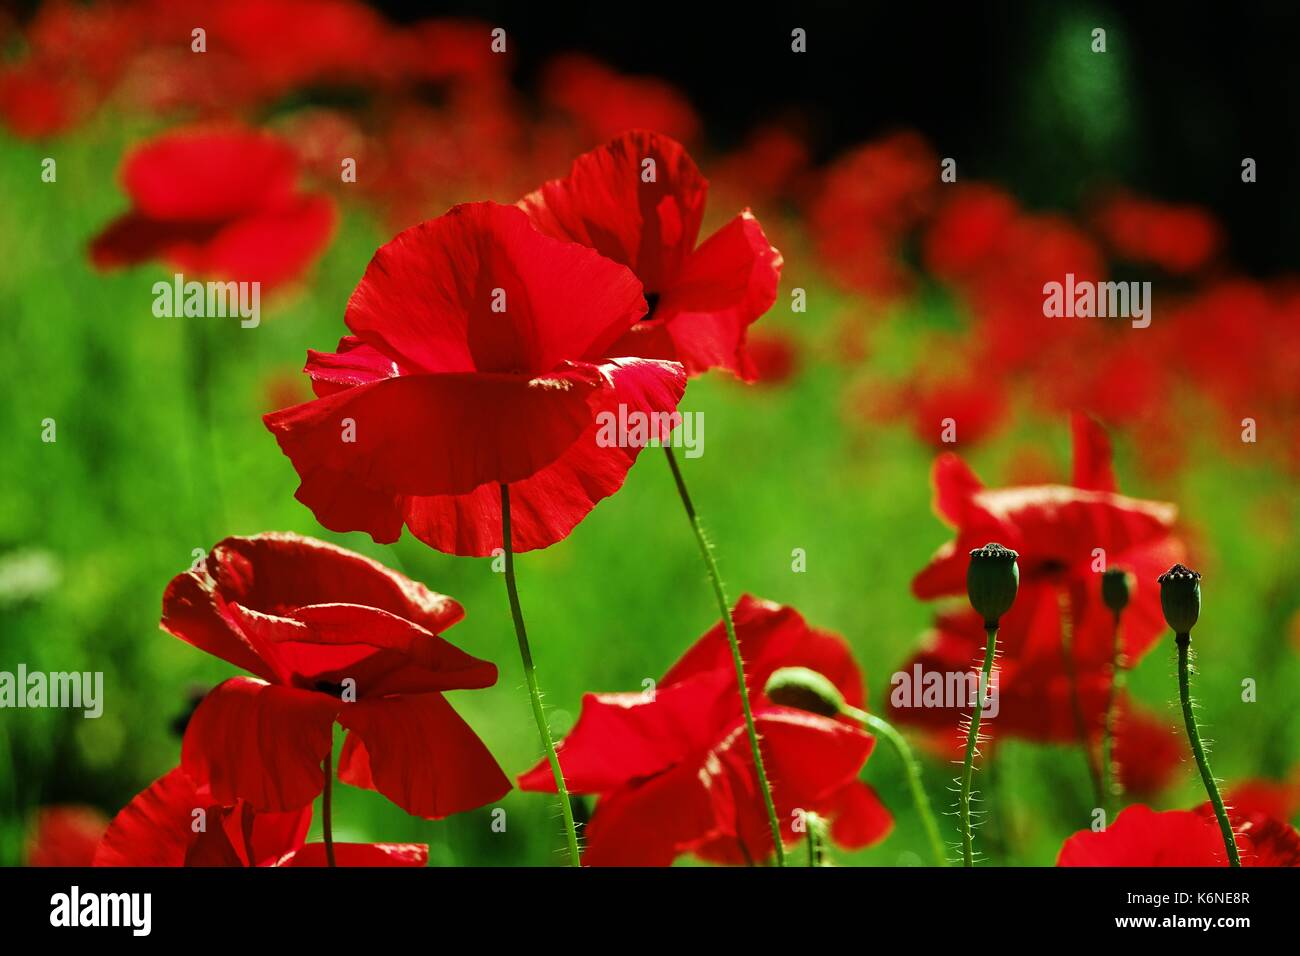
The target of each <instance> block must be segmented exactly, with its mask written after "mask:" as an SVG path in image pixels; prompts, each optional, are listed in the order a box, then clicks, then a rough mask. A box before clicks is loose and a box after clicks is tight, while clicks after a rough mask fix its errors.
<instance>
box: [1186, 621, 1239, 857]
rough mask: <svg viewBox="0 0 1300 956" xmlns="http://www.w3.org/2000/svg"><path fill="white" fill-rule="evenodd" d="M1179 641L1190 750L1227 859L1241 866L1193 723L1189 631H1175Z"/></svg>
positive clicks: (1221, 801)
mask: <svg viewBox="0 0 1300 956" xmlns="http://www.w3.org/2000/svg"><path fill="white" fill-rule="evenodd" d="M1175 642H1176V643H1177V644H1178V699H1179V700H1180V701H1181V702H1182V705H1183V723H1185V724H1186V725H1187V738H1188V739H1189V740H1190V741H1191V742H1192V753H1193V754H1195V755H1196V766H1197V768H1198V769H1199V770H1200V771H1201V782H1202V783H1204V784H1205V792H1206V793H1208V794H1209V795H1210V803H1211V804H1213V805H1214V815H1215V817H1217V818H1218V820H1219V832H1220V833H1222V834H1223V847H1224V849H1225V850H1227V851H1228V863H1229V865H1231V866H1241V857H1240V855H1238V853H1237V838H1236V836H1235V835H1234V834H1233V832H1232V823H1231V822H1229V820H1228V811H1227V810H1226V809H1224V806H1223V797H1222V796H1220V795H1219V785H1218V784H1217V783H1216V782H1215V780H1214V774H1212V773H1210V762H1209V761H1208V760H1206V759H1205V747H1204V745H1203V744H1202V743H1201V732H1200V730H1199V729H1198V728H1197V726H1196V715H1195V714H1193V713H1192V691H1191V680H1190V678H1189V673H1190V670H1191V668H1190V666H1189V664H1188V660H1187V656H1188V647H1189V645H1190V644H1191V643H1192V639H1191V636H1190V635H1188V634H1176V635H1175Z"/></svg>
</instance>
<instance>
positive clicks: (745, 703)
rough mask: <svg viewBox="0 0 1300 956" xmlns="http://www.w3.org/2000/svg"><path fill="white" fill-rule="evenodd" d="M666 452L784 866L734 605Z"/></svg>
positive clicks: (778, 860)
mask: <svg viewBox="0 0 1300 956" xmlns="http://www.w3.org/2000/svg"><path fill="white" fill-rule="evenodd" d="M663 449H664V453H665V454H666V455H667V456H668V467H669V468H671V469H672V473H673V480H674V481H675V482H676V483H677V494H678V496H679V497H680V498H681V499H682V507H683V508H685V509H686V517H687V519H688V520H689V521H690V523H691V529H692V530H693V531H694V532H695V540H696V542H697V543H698V544H699V546H700V554H701V555H702V556H703V557H704V566H705V568H707V569H708V572H709V580H710V581H711V582H712V584H713V596H714V597H715V598H716V599H717V602H718V610H719V611H720V612H721V613H722V624H723V627H724V628H725V629H726V632H727V642H728V643H729V644H730V645H731V659H732V662H733V663H734V664H735V665H736V685H737V686H738V687H739V689H740V704H741V707H742V709H743V710H744V712H745V731H746V733H747V734H748V735H749V749H750V750H751V751H752V752H753V756H754V770H755V772H756V773H757V775H758V787H759V790H760V791H762V794H763V804H764V806H765V807H766V809H767V822H768V825H769V826H770V827H771V828H772V845H773V846H774V847H775V848H776V863H777V866H785V846H784V844H783V843H782V842H781V824H780V823H779V822H778V821H777V818H776V804H775V803H774V802H773V800H772V787H771V785H770V784H769V783H768V780H767V768H766V767H765V766H764V765H763V751H762V749H761V748H760V747H759V745H758V729H757V728H756V727H755V726H754V711H753V709H752V708H751V707H750V704H749V688H748V686H747V685H746V683H745V662H744V660H742V659H741V656H740V641H738V640H737V639H736V625H735V623H734V622H733V621H732V620H731V605H730V603H729V602H728V601H727V592H726V591H725V590H723V587H722V576H721V575H720V574H719V573H718V563H717V561H716V560H715V559H714V557H713V548H712V547H710V545H709V539H708V538H707V537H706V536H705V534H704V527H703V525H701V524H700V518H699V515H697V514H696V513H695V505H694V504H692V503H691V494H690V492H689V491H687V490H686V481H685V479H684V478H682V470H681V468H679V467H678V465H677V458H676V456H674V455H673V449H672V446H671V445H664V446H663Z"/></svg>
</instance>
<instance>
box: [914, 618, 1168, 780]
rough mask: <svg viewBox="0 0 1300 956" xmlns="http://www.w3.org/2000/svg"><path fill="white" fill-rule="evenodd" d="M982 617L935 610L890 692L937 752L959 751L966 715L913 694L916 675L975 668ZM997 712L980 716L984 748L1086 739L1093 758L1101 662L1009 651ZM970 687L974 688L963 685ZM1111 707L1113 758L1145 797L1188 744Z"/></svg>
mask: <svg viewBox="0 0 1300 956" xmlns="http://www.w3.org/2000/svg"><path fill="white" fill-rule="evenodd" d="M986 639H987V637H986V634H985V631H984V621H983V619H982V618H980V616H979V615H978V614H976V613H975V612H974V611H973V610H970V609H965V610H961V611H956V612H952V613H945V614H940V615H939V616H938V617H937V618H936V621H935V627H934V629H933V630H932V631H931V632H930V634H929V635H927V637H926V641H925V646H924V647H923V648H922V649H921V650H920V651H919V652H918V653H917V654H915V655H913V657H912V658H910V659H909V660H908V661H907V663H905V664H904V665H903V666H902V667H901V668H900V669H899V672H900V673H902V674H904V675H907V676H908V679H909V683H908V684H907V685H905V687H904V688H903V690H900V691H896V692H892V693H891V694H890V699H889V710H890V716H891V719H894V720H896V721H897V722H898V723H899V724H904V725H907V726H911V727H917V728H920V729H923V730H925V731H927V732H928V735H929V744H930V746H931V747H932V749H934V750H935V751H936V752H937V753H939V754H941V755H943V756H959V755H960V753H961V751H962V748H963V747H964V746H965V743H966V735H965V733H964V731H963V732H961V733H956V734H955V733H954V732H953V730H954V728H955V727H957V726H958V721H959V719H960V718H962V717H965V716H969V714H970V707H968V706H966V705H965V704H964V703H963V702H962V701H957V700H950V699H945V700H943V701H942V703H939V704H936V703H935V702H934V701H929V700H925V699H924V698H922V699H920V700H919V701H918V700H917V699H916V698H915V697H914V696H913V693H912V687H913V685H914V684H915V683H916V681H915V676H914V675H915V674H916V673H917V670H916V669H917V668H918V667H919V668H920V671H919V673H920V674H921V682H920V687H921V688H924V687H925V686H926V682H927V681H930V682H933V681H935V680H938V681H940V682H945V681H947V679H948V675H951V674H970V675H972V677H973V676H975V675H976V674H977V673H978V669H979V661H980V660H981V658H982V656H983V651H984V645H985V642H986ZM995 674H996V676H995V680H994V687H995V689H996V692H997V695H998V696H997V711H996V714H992V713H990V714H986V718H985V720H984V721H983V722H981V724H980V735H981V737H988V738H989V739H990V742H991V743H990V745H991V746H992V745H996V744H997V742H998V741H1001V740H1003V739H1016V740H1029V741H1033V742H1036V743H1057V744H1072V745H1078V744H1081V743H1082V742H1083V741H1084V740H1086V741H1087V746H1088V748H1089V754H1090V756H1091V758H1092V759H1098V754H1099V752H1100V741H1101V737H1102V730H1103V728H1104V724H1105V717H1106V707H1107V704H1108V701H1109V697H1110V679H1111V675H1110V669H1109V667H1108V666H1101V667H1093V666H1088V667H1080V666H1077V665H1075V664H1074V663H1073V662H1071V664H1067V663H1066V661H1065V658H1064V656H1063V655H1062V654H1060V653H1058V654H1056V655H1055V656H1052V655H1034V656H1030V657H1026V658H1017V657H1014V656H1008V657H1006V659H1004V660H1000V662H999V666H998V669H997V671H996V672H995ZM968 686H973V685H968ZM1115 703H1116V709H1115V737H1114V751H1113V760H1114V763H1115V765H1116V767H1117V770H1118V775H1119V780H1120V783H1121V785H1122V787H1123V790H1124V792H1125V793H1127V794H1130V795H1133V796H1149V795H1154V794H1156V793H1159V792H1160V791H1162V790H1164V789H1166V788H1167V787H1168V786H1169V785H1170V784H1171V783H1173V781H1174V780H1175V778H1176V777H1177V776H1178V775H1179V774H1180V773H1181V772H1182V770H1183V768H1184V761H1185V759H1186V757H1187V747H1186V744H1185V743H1184V741H1183V738H1182V737H1180V736H1179V734H1178V730H1179V728H1178V727H1177V726H1176V724H1175V723H1174V722H1173V721H1171V720H1170V719H1169V718H1168V717H1161V716H1159V715H1157V714H1153V713H1151V712H1150V711H1148V710H1147V709H1146V708H1144V707H1140V706H1139V705H1138V704H1137V703H1136V702H1134V701H1133V700H1132V699H1131V698H1129V697H1128V696H1127V695H1125V694H1121V695H1119V697H1118V698H1117V700H1116V702H1115Z"/></svg>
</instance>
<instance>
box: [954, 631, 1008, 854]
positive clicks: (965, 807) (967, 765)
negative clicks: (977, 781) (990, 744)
mask: <svg viewBox="0 0 1300 956" xmlns="http://www.w3.org/2000/svg"><path fill="white" fill-rule="evenodd" d="M984 632H985V633H986V634H987V635H988V643H987V644H986V645H985V647H984V666H983V667H982V668H980V683H979V687H978V688H977V691H976V696H977V698H978V699H977V700H976V701H975V706H974V707H973V708H972V710H971V716H970V727H969V729H967V731H966V757H965V759H964V760H963V761H962V766H961V791H960V793H959V795H958V802H957V811H958V816H959V819H960V821H961V857H962V865H963V866H974V865H975V842H974V833H973V832H972V830H971V821H970V784H971V773H972V772H973V771H974V769H975V745H976V743H977V742H978V741H979V735H980V716H981V714H982V712H983V710H984V695H985V694H987V693H988V688H989V675H990V674H992V673H993V655H994V653H995V652H996V650H997V646H998V626H997V624H996V623H994V624H987V623H986V624H985V625H984Z"/></svg>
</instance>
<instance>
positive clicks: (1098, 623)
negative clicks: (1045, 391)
mask: <svg viewBox="0 0 1300 956" xmlns="http://www.w3.org/2000/svg"><path fill="white" fill-rule="evenodd" d="M1071 425H1072V436H1073V444H1074V476H1073V479H1072V482H1071V484H1070V485H1033V486H1025V487H1012V488H998V489H989V488H985V487H984V486H983V484H982V483H981V482H980V480H979V479H978V478H977V477H975V474H974V473H973V472H972V471H971V470H970V468H969V467H967V465H966V464H965V462H963V461H962V460H961V459H960V458H959V457H957V456H956V455H954V454H944V455H941V456H939V458H938V459H937V460H936V461H935V466H934V485H935V509H936V511H937V512H938V513H939V514H940V515H942V516H943V517H944V518H945V519H947V520H948V521H949V522H950V523H951V524H953V525H954V526H955V527H956V530H957V534H956V537H955V538H954V539H953V540H951V541H949V542H948V543H947V544H945V545H943V547H941V548H940V549H939V551H938V552H937V553H936V554H935V556H934V558H933V559H931V561H930V563H929V565H928V566H927V567H925V568H924V569H923V570H922V571H921V572H920V573H919V574H917V575H916V577H915V578H914V579H913V581H912V593H913V594H915V595H916V596H917V597H919V598H922V599H923V600H929V599H933V598H941V597H947V596H954V597H955V596H960V595H964V594H965V593H966V565H967V562H968V561H969V558H968V554H969V552H970V551H971V549H972V548H977V547H981V546H982V545H983V544H984V543H985V542H988V541H998V542H1001V543H1003V544H1004V545H1006V546H1007V547H1009V548H1012V549H1014V550H1016V551H1018V552H1019V553H1020V562H1019V563H1020V591H1019V594H1018V595H1017V597H1016V602H1015V605H1014V606H1013V607H1012V609H1011V611H1010V612H1009V613H1008V614H1007V615H1006V616H1005V617H1003V618H1002V621H1001V627H1000V630H999V644H1000V646H1001V649H1002V655H1003V663H1004V665H1005V664H1006V663H1007V662H1010V661H1012V660H1020V661H1024V662H1026V663H1030V662H1033V661H1035V660H1042V661H1046V662H1047V666H1049V667H1055V666H1057V662H1059V661H1060V660H1061V656H1062V653H1063V644H1062V619H1063V618H1068V620H1069V623H1070V626H1071V630H1072V635H1071V640H1070V648H1069V650H1070V655H1071V657H1072V659H1073V663H1074V667H1075V668H1076V670H1078V671H1079V672H1080V673H1084V672H1090V671H1102V670H1103V669H1104V668H1105V667H1106V666H1108V664H1109V662H1110V658H1111V644H1112V637H1113V631H1114V618H1113V615H1112V614H1111V612H1110V611H1109V610H1108V609H1107V608H1106V606H1105V604H1103V603H1102V599H1101V584H1100V572H1101V571H1102V570H1105V568H1106V567H1121V568H1124V569H1126V570H1128V571H1131V572H1133V575H1134V578H1135V581H1136V583H1135V588H1134V593H1133V597H1132V600H1131V601H1130V603H1129V606H1128V608H1127V609H1126V610H1125V611H1124V619H1123V627H1122V629H1121V631H1122V642H1123V654H1124V658H1125V659H1126V661H1127V663H1128V665H1129V666H1130V667H1131V666H1133V665H1135V664H1136V663H1137V662H1138V661H1139V660H1141V658H1142V656H1143V655H1144V654H1145V653H1146V652H1147V651H1148V650H1149V649H1150V648H1151V645H1152V644H1153V643H1154V642H1155V640H1156V639H1157V637H1158V636H1159V635H1160V634H1161V633H1162V631H1163V630H1164V617H1163V615H1162V613H1161V610H1160V595H1159V591H1158V589H1157V588H1155V587H1154V586H1152V585H1151V584H1149V582H1152V581H1154V580H1155V577H1156V575H1158V574H1159V573H1160V572H1161V570H1163V569H1164V568H1167V567H1169V565H1170V564H1172V563H1174V562H1176V561H1179V560H1182V558H1183V557H1185V553H1184V548H1183V544H1182V542H1181V540H1180V539H1179V538H1178V537H1177V536H1176V535H1175V534H1174V530H1173V529H1174V518H1175V515H1176V513H1177V509H1176V508H1175V507H1174V506H1173V505H1171V504H1166V503H1163V502H1156V501H1142V500H1138V499H1135V498H1128V497H1125V496H1123V495H1121V494H1119V493H1118V491H1117V484H1116V480H1115V474H1114V472H1113V470H1112V467H1111V447H1110V440H1109V438H1108V437H1107V435H1106V433H1105V431H1103V430H1102V428H1101V426H1100V425H1098V424H1097V423H1096V422H1094V421H1093V420H1092V419H1090V418H1087V417H1086V416H1083V415H1075V416H1074V417H1073V419H1072V423H1071Z"/></svg>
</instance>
